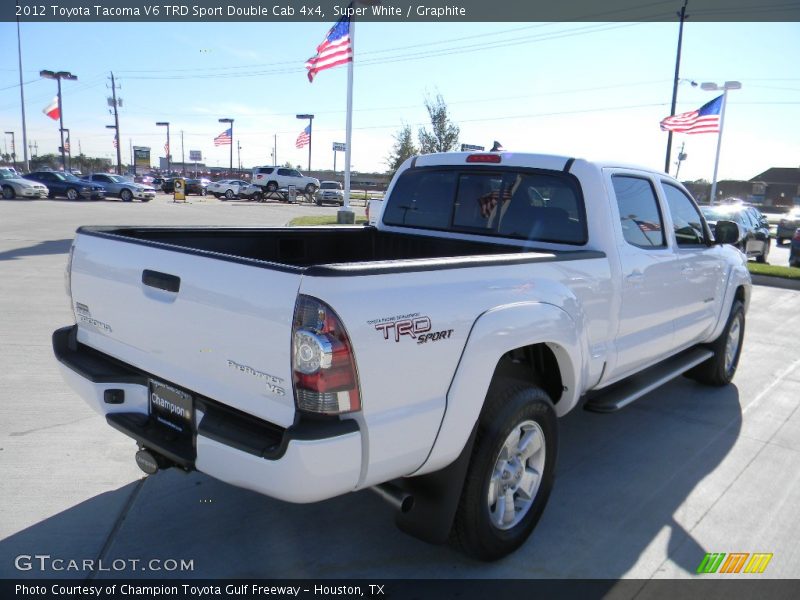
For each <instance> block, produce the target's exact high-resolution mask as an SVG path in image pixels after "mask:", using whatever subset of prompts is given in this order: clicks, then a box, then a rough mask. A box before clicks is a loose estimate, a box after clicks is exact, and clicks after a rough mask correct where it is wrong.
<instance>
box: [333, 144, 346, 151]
mask: <svg viewBox="0 0 800 600" xmlns="http://www.w3.org/2000/svg"><path fill="white" fill-rule="evenodd" d="M346 150H347V144H345V143H344V142H333V151H334V152H345V151H346Z"/></svg>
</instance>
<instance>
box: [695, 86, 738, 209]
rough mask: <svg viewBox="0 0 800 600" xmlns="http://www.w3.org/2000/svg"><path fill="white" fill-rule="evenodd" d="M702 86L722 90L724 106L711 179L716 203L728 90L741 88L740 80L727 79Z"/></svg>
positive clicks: (710, 201) (712, 193) (712, 196)
mask: <svg viewBox="0 0 800 600" xmlns="http://www.w3.org/2000/svg"><path fill="white" fill-rule="evenodd" d="M701 87H702V88H703V89H704V90H706V91H714V90H722V108H721V109H720V111H719V136H718V137H717V156H716V158H715V159H714V177H713V178H712V180H711V198H709V203H710V204H714V202H715V201H716V199H717V169H718V168H719V152H720V149H721V148H722V130H723V128H724V127H725V106H726V105H727V104H728V90H738V89H741V87H742V84H741V83H739V82H738V81H726V82H725V84H724V85H722V86H719V85H717V84H716V83H703V84H702V85H701Z"/></svg>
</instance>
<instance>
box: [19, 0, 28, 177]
mask: <svg viewBox="0 0 800 600" xmlns="http://www.w3.org/2000/svg"><path fill="white" fill-rule="evenodd" d="M17 6H19V0H18V1H17ZM17 57H18V58H19V102H20V106H21V107H22V153H23V155H24V157H25V162H24V163H23V164H22V166H23V168H24V169H25V170H26V171H28V170H30V164H29V163H28V126H27V125H26V123H25V84H24V83H23V81H22V38H21V36H20V32H19V16H17Z"/></svg>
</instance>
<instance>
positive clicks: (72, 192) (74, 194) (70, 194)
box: [67, 188, 80, 202]
mask: <svg viewBox="0 0 800 600" xmlns="http://www.w3.org/2000/svg"><path fill="white" fill-rule="evenodd" d="M79 196H80V194H78V190H76V189H75V188H69V189H68V190H67V200H72V201H73V202H74V201H75V200H77V199H78V197H79Z"/></svg>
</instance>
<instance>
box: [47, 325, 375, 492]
mask: <svg viewBox="0 0 800 600" xmlns="http://www.w3.org/2000/svg"><path fill="white" fill-rule="evenodd" d="M76 331H77V327H76V326H72V327H65V328H62V329H58V330H57V331H55V332H54V333H53V351H54V353H55V356H56V358H57V359H58V361H59V364H60V367H61V372H62V375H63V377H64V379H65V380H66V382H67V383H68V384H69V385H70V387H72V388H73V389H74V390H75V391H76V392H77V393H78V394H79V395H80V396H81V397H82V398H83V399H84V400H85V401H86V402H87V403H88V404H89V405H90V406H91V407H92V408H93V409H95V410H96V411H97V412H99V413H100V414H103V415H105V417H106V420H107V421H108V423H109V425H111V426H112V427H114V428H115V429H117V430H119V431H121V432H122V433H124V434H125V435H127V436H129V437H131V438H132V439H134V440H136V442H137V443H138V444H139V446H141V447H144V448H148V449H150V450H152V451H154V452H156V453H157V454H159V455H161V456H163V457H165V458H167V459H168V460H169V461H170V462H172V463H174V464H176V465H178V466H180V467H182V468H184V469H189V470H191V469H196V470H198V471H201V472H203V473H206V474H207V475H210V476H211V477H214V478H216V479H219V480H221V481H225V482H227V483H230V484H232V485H236V486H239V487H243V488H247V489H250V490H254V491H256V492H260V493H262V494H265V495H267V496H271V497H274V498H279V499H281V500H286V501H288V502H315V501H318V500H324V499H326V498H331V497H333V496H338V495H340V494H343V493H346V492H350V491H352V490H354V489H355V487H356V485H357V484H358V480H359V475H360V472H361V433H360V431H359V428H358V424H357V423H356V421H353V420H324V421H306V420H302V419H298V420H296V421H295V424H294V425H292V426H291V427H289V428H286V429H284V428H281V427H279V426H277V425H275V424H272V423H269V422H267V421H263V420H261V419H257V418H255V417H253V416H252V415H248V414H246V413H243V412H240V411H237V410H235V409H232V408H230V407H228V406H226V405H224V404H222V403H220V402H217V401H215V400H212V399H209V398H205V397H203V396H202V395H200V394H196V393H193V396H194V398H195V405H194V407H195V425H194V427H193V431H192V434H191V436H177V435H175V434H174V433H173V432H172V431H171V430H168V429H166V428H165V427H163V426H162V425H159V424H158V423H157V422H155V419H153V418H151V417H150V409H149V402H148V381H149V379H150V375H149V374H147V373H144V372H142V371H140V370H138V369H136V368H135V367H133V366H131V365H126V364H123V363H121V362H119V361H116V360H115V359H113V358H111V357H110V356H107V355H104V354H102V353H100V352H97V351H96V350H93V349H92V348H89V347H88V346H84V345H83V344H80V343H78V342H77V338H76ZM158 379H159V380H161V381H163V378H158ZM189 391H191V390H189Z"/></svg>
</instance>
